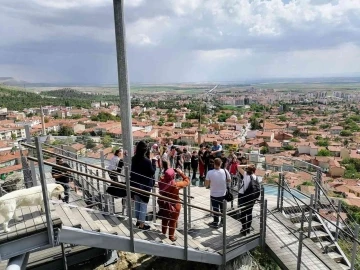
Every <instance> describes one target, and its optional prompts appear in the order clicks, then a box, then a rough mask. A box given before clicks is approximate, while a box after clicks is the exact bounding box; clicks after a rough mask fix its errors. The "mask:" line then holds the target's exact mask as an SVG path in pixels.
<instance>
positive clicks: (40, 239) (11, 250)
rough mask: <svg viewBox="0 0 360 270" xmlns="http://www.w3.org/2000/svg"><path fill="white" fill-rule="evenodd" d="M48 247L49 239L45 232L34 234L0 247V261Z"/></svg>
mask: <svg viewBox="0 0 360 270" xmlns="http://www.w3.org/2000/svg"><path fill="white" fill-rule="evenodd" d="M45 247H51V246H50V245H49V238H48V233H47V231H43V232H41V233H36V234H33V235H30V236H27V237H23V238H20V239H17V240H14V241H9V242H6V243H4V244H1V245H0V260H1V261H2V260H8V259H10V258H12V257H15V256H18V255H21V254H24V253H26V252H30V251H31V252H33V251H36V250H38V249H43V248H45Z"/></svg>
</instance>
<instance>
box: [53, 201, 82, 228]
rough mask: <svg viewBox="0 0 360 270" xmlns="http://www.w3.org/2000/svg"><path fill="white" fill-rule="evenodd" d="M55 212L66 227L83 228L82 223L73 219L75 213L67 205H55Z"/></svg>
mask: <svg viewBox="0 0 360 270" xmlns="http://www.w3.org/2000/svg"><path fill="white" fill-rule="evenodd" d="M55 211H56V213H57V214H58V216H59V217H60V219H61V221H62V223H63V225H64V226H67V227H74V228H81V222H80V221H79V220H77V219H74V218H73V213H72V211H71V209H70V208H69V207H68V206H67V205H61V204H58V205H55Z"/></svg>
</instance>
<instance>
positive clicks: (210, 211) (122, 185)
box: [28, 156, 222, 216]
mask: <svg viewBox="0 0 360 270" xmlns="http://www.w3.org/2000/svg"><path fill="white" fill-rule="evenodd" d="M28 159H29V160H31V161H35V162H38V159H37V158H34V157H30V156H29V157H28ZM44 164H45V165H48V166H52V167H55V168H58V169H63V170H66V171H68V172H71V173H75V174H80V175H82V176H87V177H92V178H94V179H96V180H99V181H103V182H107V183H109V184H111V185H114V186H118V187H120V188H123V189H126V184H123V183H120V182H115V181H112V180H108V179H103V178H101V177H98V176H95V175H89V174H87V173H83V172H78V171H76V170H73V169H70V168H68V167H63V166H60V165H58V164H55V163H51V162H48V161H44ZM130 190H132V191H136V192H138V193H142V194H145V195H151V196H155V197H158V198H160V199H163V200H166V201H169V202H173V203H180V204H182V205H183V204H184V203H183V202H181V201H178V200H174V199H171V198H168V197H165V196H162V195H159V194H156V193H152V192H149V191H145V190H142V189H139V188H135V187H130ZM188 206H190V207H193V208H196V209H198V210H201V211H205V212H208V213H211V214H214V215H219V216H221V215H222V213H219V212H215V211H212V210H209V209H205V208H202V207H199V206H196V205H192V204H188Z"/></svg>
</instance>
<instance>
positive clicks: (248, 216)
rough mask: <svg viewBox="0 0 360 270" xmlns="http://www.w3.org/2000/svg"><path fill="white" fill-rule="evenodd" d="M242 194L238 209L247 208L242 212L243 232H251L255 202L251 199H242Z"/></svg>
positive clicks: (239, 198) (239, 197)
mask: <svg viewBox="0 0 360 270" xmlns="http://www.w3.org/2000/svg"><path fill="white" fill-rule="evenodd" d="M241 196H243V195H242V194H240V193H239V196H238V207H245V209H242V210H241V212H240V222H241V225H242V230H244V231H248V232H250V228H251V222H252V211H253V207H254V204H255V201H254V200H252V199H251V198H249V197H241Z"/></svg>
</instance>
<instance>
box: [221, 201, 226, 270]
mask: <svg viewBox="0 0 360 270" xmlns="http://www.w3.org/2000/svg"><path fill="white" fill-rule="evenodd" d="M222 204H223V207H222V208H223V209H222V210H223V212H222V222H223V257H222V259H223V261H222V263H223V267H224V269H225V266H226V244H227V243H226V242H227V241H226V211H227V209H226V207H227V202H226V200H223V202H222Z"/></svg>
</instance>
